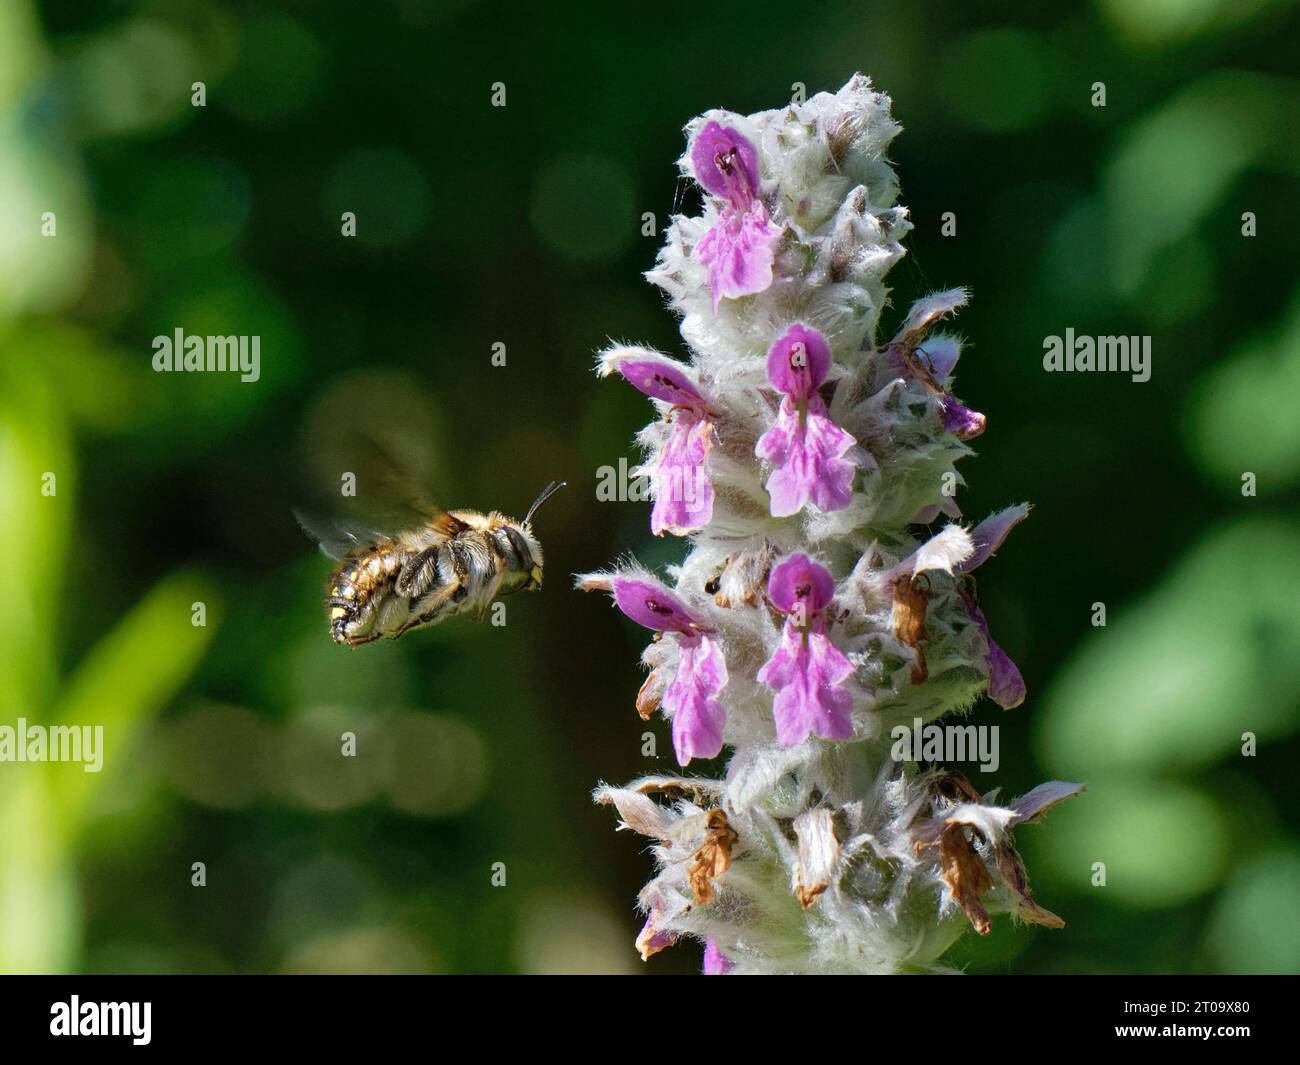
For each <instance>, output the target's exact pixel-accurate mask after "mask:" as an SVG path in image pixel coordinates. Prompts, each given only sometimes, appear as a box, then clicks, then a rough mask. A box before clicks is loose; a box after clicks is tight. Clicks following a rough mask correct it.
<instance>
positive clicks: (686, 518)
mask: <svg viewBox="0 0 1300 1065" xmlns="http://www.w3.org/2000/svg"><path fill="white" fill-rule="evenodd" d="M616 367H617V369H618V372H619V373H620V374H622V375H623V377H624V378H625V379H626V380H627V381H628V383H629V384H631V385H632V387H633V388H636V389H638V390H639V391H641V392H644V393H645V394H646V395H647V396H649V397H650V398H651V399H657V400H661V401H663V402H664V403H668V404H671V406H670V407H669V409H668V412H667V414H665V415H664V417H665V419H666V420H667V421H668V423H669V426H670V427H669V430H668V439H667V440H666V441H665V442H664V445H663V447H662V448H661V449H660V451H659V454H658V455H656V456H655V459H654V462H653V463H651V466H650V471H649V472H650V480H651V486H652V488H653V490H654V497H655V505H654V509H653V510H652V511H651V512H650V531H651V532H653V533H654V534H655V535H656V536H662V535H663V534H664V533H665V532H670V533H675V534H676V535H678V536H685V535H686V534H687V533H691V532H694V531H696V530H697V529H702V528H704V526H706V525H708V524H709V521H710V520H711V519H712V517H713V483H712V482H711V481H710V480H709V475H708V471H707V468H706V463H707V461H708V455H709V448H710V447H711V446H712V444H713V423H712V421H711V416H710V412H709V407H708V404H707V403H706V402H705V400H704V397H703V396H701V395H700V392H699V389H697V388H696V387H695V385H694V384H692V383H691V381H690V379H689V378H688V377H687V376H686V375H685V374H684V373H683V372H682V371H681V370H680V369H679V368H678V367H677V366H675V365H674V364H673V362H672V361H671V360H670V359H663V358H628V359H622V360H620V361H619V362H618V363H616Z"/></svg>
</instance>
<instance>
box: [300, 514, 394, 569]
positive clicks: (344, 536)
mask: <svg viewBox="0 0 1300 1065" xmlns="http://www.w3.org/2000/svg"><path fill="white" fill-rule="evenodd" d="M293 516H294V517H295V518H297V519H298V524H299V525H300V526H301V527H302V531H303V532H305V533H306V534H307V535H308V536H310V537H311V538H312V539H313V540H315V541H316V543H317V544H319V545H320V549H321V551H322V552H324V554H325V555H326V556H327V557H328V558H332V559H334V560H335V561H338V560H339V559H343V558H346V557H347V556H348V555H350V554H351V553H352V552H353V551H355V550H356V549H357V548H359V547H365V546H366V545H367V544H368V543H369V542H370V541H371V540H373V539H374V538H375V537H376V536H378V535H379V533H378V531H377V530H375V529H370V528H366V527H365V526H363V525H361V524H359V523H356V522H346V521H340V520H338V519H335V518H327V517H322V516H320V515H317V514H311V513H308V512H307V511H303V510H299V509H298V508H296V507H295V508H294V512H293Z"/></svg>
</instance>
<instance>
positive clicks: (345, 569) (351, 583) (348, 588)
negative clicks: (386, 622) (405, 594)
mask: <svg viewBox="0 0 1300 1065" xmlns="http://www.w3.org/2000/svg"><path fill="white" fill-rule="evenodd" d="M401 563H402V554H401V552H399V551H397V550H395V549H394V548H393V547H392V546H391V545H380V546H375V547H372V548H370V549H368V550H366V551H364V552H361V553H359V554H356V555H353V556H349V557H348V558H347V559H345V560H344V562H343V564H342V565H341V566H339V568H338V569H337V570H335V571H334V574H333V576H331V577H330V583H329V591H328V594H327V595H326V598H325V605H326V606H327V607H328V608H329V617H330V636H331V637H332V638H333V639H334V642H335V643H355V642H357V641H358V640H360V639H361V638H363V637H365V636H367V635H368V634H369V632H370V629H371V628H373V626H374V622H375V619H376V617H377V616H378V614H379V610H380V608H381V607H382V606H383V604H384V601H385V600H386V599H387V598H388V596H389V595H391V594H392V590H393V582H394V580H395V579H396V574H397V571H398V569H399V568H400V567H401Z"/></svg>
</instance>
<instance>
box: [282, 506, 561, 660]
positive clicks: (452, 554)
mask: <svg viewBox="0 0 1300 1065" xmlns="http://www.w3.org/2000/svg"><path fill="white" fill-rule="evenodd" d="M563 487H564V482H563V481H559V482H557V481H552V482H551V483H550V484H549V485H547V486H546V488H544V489H543V490H542V493H541V494H540V495H539V496H538V497H537V498H536V499H535V500H534V501H533V505H532V506H530V507H529V508H528V513H527V514H525V515H524V519H523V521H516V520H515V519H514V518H510V517H507V516H506V515H505V514H502V513H500V512H499V511H495V510H494V511H492V512H491V513H490V514H481V513H479V512H478V511H477V510H453V511H444V510H437V509H436V508H435V509H432V510H430V511H429V512H428V513H427V514H426V516H425V518H424V520H423V522H422V523H421V524H420V525H419V526H417V527H415V528H413V529H410V530H408V531H405V532H399V533H396V534H394V535H391V536H390V535H387V534H384V533H370V534H369V535H368V536H366V537H365V538H364V539H363V538H362V537H361V536H358V535H357V534H356V533H352V532H348V531H345V530H342V529H338V528H334V529H328V530H321V529H320V527H319V526H317V525H316V524H315V523H312V522H309V521H308V520H307V519H305V518H304V517H303V516H302V515H301V514H299V515H298V521H299V524H301V525H302V527H303V529H304V530H305V531H306V532H307V533H308V534H309V535H310V536H312V537H313V538H314V539H316V540H317V542H319V543H320V545H321V549H322V550H323V551H324V552H325V553H326V554H327V555H330V556H331V557H333V558H336V559H341V560H342V561H341V562H340V564H339V566H338V568H337V569H335V571H334V573H333V574H332V575H331V576H330V579H329V590H328V593H327V595H326V598H325V606H326V607H327V608H328V610H329V620H330V636H331V637H332V638H333V640H334V642H335V643H346V644H348V645H349V646H351V647H359V646H360V645H361V644H363V643H369V642H370V641H371V640H377V639H379V638H380V637H381V636H387V637H388V638H389V639H390V640H395V639H397V638H398V637H399V636H401V635H402V633H404V632H407V631H409V630H410V629H413V628H415V627H416V626H417V625H436V624H437V623H438V622H440V621H443V620H444V619H446V618H449V617H451V616H452V615H453V614H468V613H474V614H475V615H476V616H477V618H478V620H480V621H481V620H482V619H483V615H484V614H485V613H486V612H487V608H488V607H489V606H490V605H491V604H492V602H493V600H494V599H496V598H497V596H501V595H508V594H510V593H511V592H516V591H519V590H520V589H521V588H525V589H528V590H530V591H531V590H536V589H538V588H540V587H541V586H542V545H541V544H540V543H538V541H537V537H535V536H534V535H533V528H532V520H533V515H534V514H535V513H536V512H537V508H538V507H540V506H541V505H542V504H543V503H545V502H546V500H548V499H549V498H550V497H551V496H552V495H553V494H554V493H555V492H557V491H558V490H559V489H561V488H563Z"/></svg>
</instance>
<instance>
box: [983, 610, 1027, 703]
mask: <svg viewBox="0 0 1300 1065" xmlns="http://www.w3.org/2000/svg"><path fill="white" fill-rule="evenodd" d="M984 632H985V635H986V638H987V639H988V643H989V653H988V657H987V658H986V659H985V662H986V663H987V664H988V667H989V698H990V699H992V700H993V701H994V702H995V703H997V704H998V706H1000V707H1002V709H1003V710H1012V709H1014V708H1015V707H1017V706H1019V705H1020V704H1021V703H1023V702H1024V701H1025V678H1024V677H1022V676H1021V675H1020V670H1019V669H1017V668H1016V664H1015V663H1014V662H1013V661H1011V658H1010V656H1009V655H1008V654H1007V653H1006V651H1004V650H1002V648H1001V647H999V646H998V645H997V643H996V642H994V639H993V637H992V636H988V635H987V633H988V626H987V625H985V626H984Z"/></svg>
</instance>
